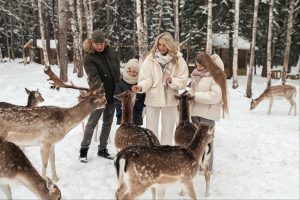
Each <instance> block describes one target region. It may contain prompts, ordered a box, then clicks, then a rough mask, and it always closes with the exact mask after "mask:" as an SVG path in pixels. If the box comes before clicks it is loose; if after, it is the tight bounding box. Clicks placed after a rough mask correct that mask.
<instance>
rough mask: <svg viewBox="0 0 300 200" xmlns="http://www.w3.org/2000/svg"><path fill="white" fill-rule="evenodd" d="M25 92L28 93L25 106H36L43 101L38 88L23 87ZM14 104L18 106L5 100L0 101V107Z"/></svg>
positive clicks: (9, 106) (8, 106)
mask: <svg viewBox="0 0 300 200" xmlns="http://www.w3.org/2000/svg"><path fill="white" fill-rule="evenodd" d="M25 91H26V93H27V94H28V100H27V105H26V106H25V107H29V108H32V107H36V106H37V105H38V104H39V103H41V102H43V101H44V98H43V97H42V94H41V93H40V92H39V90H38V89H37V90H36V91H35V90H32V91H30V90H28V89H27V88H25ZM14 106H18V105H14V104H11V103H6V102H0V108H11V107H14Z"/></svg>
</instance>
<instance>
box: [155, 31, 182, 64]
mask: <svg viewBox="0 0 300 200" xmlns="http://www.w3.org/2000/svg"><path fill="white" fill-rule="evenodd" d="M159 39H163V40H164V42H165V45H166V47H167V48H168V50H169V52H168V54H169V55H170V56H171V57H172V58H173V62H174V63H175V64H176V66H177V67H178V66H179V64H178V56H177V52H178V51H179V47H178V45H177V44H176V42H175V40H174V38H173V36H172V35H171V33H169V32H164V33H161V34H160V35H158V36H157V37H156V39H155V42H154V46H153V47H152V49H151V50H150V54H152V56H153V57H154V54H155V52H157V51H158V48H157V45H158V41H159Z"/></svg>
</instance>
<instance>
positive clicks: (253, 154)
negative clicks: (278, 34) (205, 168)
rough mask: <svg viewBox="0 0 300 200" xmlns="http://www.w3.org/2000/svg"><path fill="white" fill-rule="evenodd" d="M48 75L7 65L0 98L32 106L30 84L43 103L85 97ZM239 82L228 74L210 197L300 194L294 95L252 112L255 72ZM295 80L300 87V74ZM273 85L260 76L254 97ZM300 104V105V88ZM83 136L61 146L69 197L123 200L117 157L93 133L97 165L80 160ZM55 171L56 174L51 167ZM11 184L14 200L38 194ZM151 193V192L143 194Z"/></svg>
mask: <svg viewBox="0 0 300 200" xmlns="http://www.w3.org/2000/svg"><path fill="white" fill-rule="evenodd" d="M72 69H73V68H72V65H70V67H69V69H68V72H69V73H68V74H69V80H70V81H72V82H73V83H74V84H75V85H80V86H85V87H86V86H87V83H86V76H85V77H84V78H81V79H79V78H77V77H76V75H75V74H72ZM52 70H53V71H54V72H55V73H56V74H58V72H59V69H58V67H57V66H53V67H52ZM46 79H47V76H46V75H45V74H44V73H43V66H42V65H38V64H30V65H26V66H24V65H22V64H19V63H17V61H15V62H12V63H9V62H6V63H0V85H1V86H2V87H1V98H0V101H5V102H9V103H14V104H19V105H25V104H26V100H27V95H26V93H25V91H24V88H25V87H27V88H28V89H30V90H33V89H37V88H39V91H40V92H41V93H42V95H43V97H44V99H45V102H43V103H42V105H54V106H61V107H70V106H73V105H75V104H76V103H77V98H76V96H78V94H79V92H78V91H75V90H72V89H60V90H59V91H54V90H51V89H50V85H49V83H48V82H47V80H46ZM238 80H239V87H238V88H237V89H235V90H233V89H232V87H231V85H232V80H228V89H229V98H230V107H229V109H230V114H229V116H227V117H226V118H225V119H221V121H219V122H217V125H216V134H215V142H214V147H215V155H214V171H213V174H212V176H211V184H210V196H209V197H208V198H207V199H299V113H298V115H297V116H293V115H288V114H287V113H288V110H289V104H288V103H287V101H277V100H275V102H274V106H273V109H272V111H271V115H268V114H267V110H268V102H267V101H265V102H262V103H261V104H260V105H258V106H257V108H256V109H255V110H253V111H251V112H250V111H249V109H250V100H249V99H247V98H246V97H244V95H245V89H246V82H247V78H246V77H245V76H239V77H238ZM287 81H288V83H290V84H293V85H295V86H296V87H297V90H298V91H299V80H287ZM272 82H276V81H272ZM277 83H280V81H278V82H277ZM265 86H266V79H265V78H261V77H260V75H255V76H254V77H253V84H252V88H253V97H257V96H258V95H259V94H260V93H261V92H262V91H263V90H264V88H265ZM296 102H297V104H298V105H297V106H298V108H299V92H297V101H296ZM116 129H117V126H116V125H115V122H114V123H113V127H112V131H111V135H110V139H111V141H112V142H110V143H109V144H108V149H109V152H111V153H113V154H115V153H116V150H115V147H114V144H113V139H114V133H115V131H116ZM99 130H100V129H99ZM98 135H99V133H98ZM82 137H83V131H82V126H81V124H79V125H78V126H77V127H75V128H74V129H73V130H72V131H70V133H68V134H67V135H66V137H65V138H64V139H63V140H62V141H60V142H59V143H58V144H57V145H56V149H55V151H56V166H57V172H58V176H59V177H60V180H59V181H58V182H57V185H58V187H59V188H60V190H61V192H62V197H63V199H115V197H114V193H115V191H116V189H117V187H118V182H117V177H116V172H115V169H114V166H113V161H112V160H107V159H104V158H99V157H97V145H98V142H95V141H94V139H93V141H92V144H91V147H90V150H89V153H88V160H89V163H87V164H85V163H80V162H79V160H78V156H79V149H80V142H81V139H82ZM25 153H26V155H27V156H28V158H29V159H30V160H31V162H32V163H33V165H34V166H35V167H36V168H37V170H38V171H39V172H41V159H40V154H39V147H28V148H26V149H25ZM47 174H48V175H49V176H50V175H51V170H50V166H48V173H47ZM50 177H51V176H50ZM11 186H12V195H13V199H36V197H35V196H34V195H33V193H32V192H30V191H29V190H28V189H27V188H25V187H24V186H22V185H21V184H19V183H13V184H12V185H11ZM194 187H195V190H196V194H197V198H199V199H200V198H201V199H203V198H204V191H205V181H204V177H203V175H201V176H197V177H195V179H194ZM180 189H181V185H180V184H175V185H172V186H170V187H169V188H167V192H166V198H167V199H187V196H185V197H180V196H178V191H180ZM3 198H5V196H4V194H3V193H2V192H0V199H3ZM150 198H151V192H150V191H146V192H145V194H144V195H143V196H141V197H140V199H150Z"/></svg>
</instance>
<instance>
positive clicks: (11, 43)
mask: <svg viewBox="0 0 300 200" xmlns="http://www.w3.org/2000/svg"><path fill="white" fill-rule="evenodd" d="M11 4H12V0H10V2H9V11H10V13H12V5H11ZM9 23H10V48H11V58H12V59H13V60H15V58H16V55H15V37H14V20H13V16H12V15H10V17H9Z"/></svg>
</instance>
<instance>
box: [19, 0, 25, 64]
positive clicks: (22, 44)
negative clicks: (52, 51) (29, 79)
mask: <svg viewBox="0 0 300 200" xmlns="http://www.w3.org/2000/svg"><path fill="white" fill-rule="evenodd" d="M18 11H19V18H20V19H22V13H23V11H22V6H21V4H20V3H19V4H18ZM23 27H24V26H23V22H22V21H20V29H21V30H20V32H21V35H20V39H21V47H22V50H23V51H22V53H23V55H22V57H23V61H24V66H25V65H26V64H27V58H26V55H25V49H24V48H23V46H24V44H25V42H24V28H23Z"/></svg>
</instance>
